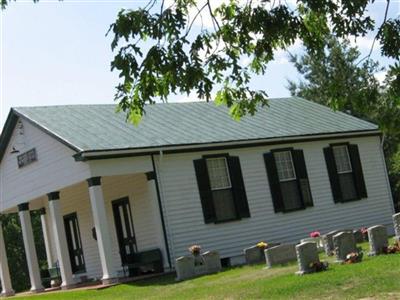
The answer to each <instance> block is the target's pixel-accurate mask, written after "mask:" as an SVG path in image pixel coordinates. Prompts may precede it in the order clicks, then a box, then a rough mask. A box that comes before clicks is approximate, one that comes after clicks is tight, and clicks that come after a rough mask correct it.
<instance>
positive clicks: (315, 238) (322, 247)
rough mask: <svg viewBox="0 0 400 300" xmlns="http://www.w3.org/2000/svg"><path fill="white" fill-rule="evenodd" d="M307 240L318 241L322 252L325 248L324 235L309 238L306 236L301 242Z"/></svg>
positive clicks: (319, 249)
mask: <svg viewBox="0 0 400 300" xmlns="http://www.w3.org/2000/svg"><path fill="white" fill-rule="evenodd" d="M305 242H315V243H317V248H318V252H322V251H324V250H325V248H324V241H323V239H322V236H319V237H309V238H304V239H301V240H300V243H305Z"/></svg>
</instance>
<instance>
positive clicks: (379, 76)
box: [374, 71, 387, 83]
mask: <svg viewBox="0 0 400 300" xmlns="http://www.w3.org/2000/svg"><path fill="white" fill-rule="evenodd" d="M386 74H387V72H386V71H380V72H377V73H375V74H374V76H375V78H376V79H377V80H378V81H379V83H383V81H384V80H385V77H386Z"/></svg>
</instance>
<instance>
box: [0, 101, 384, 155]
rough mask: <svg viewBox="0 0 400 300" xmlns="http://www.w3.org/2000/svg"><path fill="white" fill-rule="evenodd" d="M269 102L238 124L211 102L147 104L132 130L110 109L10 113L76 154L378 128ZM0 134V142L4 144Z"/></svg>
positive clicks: (304, 105)
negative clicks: (48, 134) (138, 122)
mask: <svg viewBox="0 0 400 300" xmlns="http://www.w3.org/2000/svg"><path fill="white" fill-rule="evenodd" d="M269 104H270V106H269V107H265V108H260V109H259V111H258V112H257V113H256V114H255V115H254V116H245V117H243V118H242V119H241V120H240V121H235V120H233V119H232V118H231V117H230V116H229V114H228V109H227V108H226V107H225V106H216V105H215V104H214V103H213V102H210V103H206V102H189V103H168V104H156V105H149V106H147V107H146V115H145V116H144V117H143V119H142V121H141V123H140V124H139V126H137V127H136V126H134V125H132V124H129V123H127V122H126V121H125V114H124V113H116V112H115V105H63V106H43V107H20V108H14V109H13V110H14V111H11V113H10V115H11V114H13V113H14V114H16V115H18V116H20V117H23V118H27V119H28V120H30V121H31V122H33V123H35V124H36V125H37V126H39V127H40V128H42V129H43V130H45V131H47V132H48V133H50V134H51V135H53V136H55V137H57V138H58V139H59V140H61V141H62V142H64V143H65V144H67V145H69V146H70V147H71V148H73V149H75V150H77V151H99V150H117V149H118V150H119V149H141V148H149V147H162V146H174V145H192V144H210V143H216V142H232V141H247V140H259V139H269V138H279V137H289V136H290V137H295V136H305V135H316V134H327V133H344V132H357V131H370V130H377V129H378V127H377V126H376V125H374V124H372V123H369V122H366V121H364V120H360V119H358V118H355V117H353V116H350V115H347V114H345V113H341V112H334V111H332V110H331V109H329V108H327V107H325V106H322V105H319V104H316V103H314V102H311V101H307V100H304V99H302V98H298V97H291V98H278V99H270V100H269ZM9 118H10V116H9ZM6 125H7V124H6ZM4 130H6V129H4ZM4 130H3V134H2V137H1V140H0V143H4V142H6V141H5V140H4V137H5V133H4ZM7 142H8V141H7ZM3 147H4V145H3Z"/></svg>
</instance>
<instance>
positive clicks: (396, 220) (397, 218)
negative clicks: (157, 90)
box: [392, 213, 400, 240]
mask: <svg viewBox="0 0 400 300" xmlns="http://www.w3.org/2000/svg"><path fill="white" fill-rule="evenodd" d="M392 217H393V226H394V232H395V234H396V240H400V213H397V214H394V215H393V216H392Z"/></svg>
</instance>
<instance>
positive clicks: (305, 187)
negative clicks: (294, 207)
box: [300, 179, 312, 206]
mask: <svg viewBox="0 0 400 300" xmlns="http://www.w3.org/2000/svg"><path fill="white" fill-rule="evenodd" d="M300 189H301V194H302V196H303V202H304V205H306V206H307V205H310V204H312V197H311V191H310V185H309V183H308V179H300Z"/></svg>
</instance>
